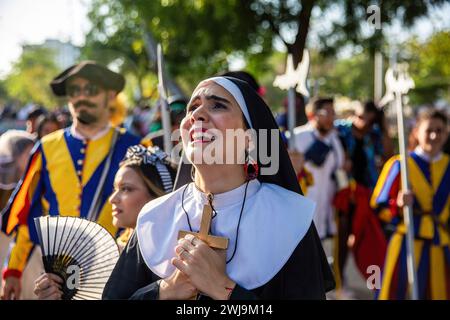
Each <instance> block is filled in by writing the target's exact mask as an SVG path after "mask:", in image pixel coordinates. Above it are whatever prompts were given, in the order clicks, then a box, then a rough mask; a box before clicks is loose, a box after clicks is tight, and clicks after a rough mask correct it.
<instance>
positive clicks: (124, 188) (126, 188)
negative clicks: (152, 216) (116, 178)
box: [122, 187, 133, 192]
mask: <svg viewBox="0 0 450 320" xmlns="http://www.w3.org/2000/svg"><path fill="white" fill-rule="evenodd" d="M132 190H133V189H131V188H130V187H122V191H123V192H130V191H132Z"/></svg>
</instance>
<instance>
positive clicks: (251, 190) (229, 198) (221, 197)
mask: <svg viewBox="0 0 450 320" xmlns="http://www.w3.org/2000/svg"><path fill="white" fill-rule="evenodd" d="M192 185H193V188H192V194H193V196H194V199H195V201H197V202H198V203H201V204H202V205H205V204H207V203H208V198H207V194H206V193H204V192H202V191H200V190H199V189H198V188H197V187H196V186H195V184H194V183H192ZM245 186H246V183H244V184H242V185H241V186H239V187H237V188H235V189H233V190H230V191H227V192H224V193H219V194H215V195H214V197H213V201H212V202H213V207H214V208H215V209H217V210H219V209H222V208H225V207H227V206H230V205H235V204H237V203H240V204H242V201H243V200H244V191H245ZM260 187H261V183H260V182H259V181H258V180H256V179H255V180H252V181H250V182H249V184H248V188H247V198H249V197H251V196H253V195H254V194H255V193H256V192H257V191H258V190H259V188H260Z"/></svg>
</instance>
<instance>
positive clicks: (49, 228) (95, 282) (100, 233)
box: [34, 216, 119, 300]
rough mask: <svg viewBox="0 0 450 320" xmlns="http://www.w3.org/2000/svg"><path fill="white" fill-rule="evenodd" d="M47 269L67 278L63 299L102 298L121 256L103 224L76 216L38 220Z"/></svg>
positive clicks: (64, 284)
mask: <svg viewBox="0 0 450 320" xmlns="http://www.w3.org/2000/svg"><path fill="white" fill-rule="evenodd" d="M34 222H35V224H36V229H37V234H38V237H39V242H40V245H41V250H42V259H43V262H44V269H45V272H47V273H54V274H56V275H58V276H59V277H61V278H62V279H63V281H64V282H63V285H62V292H63V296H62V299H63V300H71V299H73V300H95V299H101V297H102V293H103V289H104V287H105V284H106V282H107V281H108V278H109V276H110V274H111V272H112V270H113V268H114V266H115V264H116V262H117V259H118V258H119V249H118V247H117V244H116V241H115V240H114V238H113V237H112V236H111V234H110V233H109V232H108V231H107V230H106V229H104V228H103V227H102V226H100V225H99V224H97V223H95V222H92V221H89V220H86V219H82V218H76V217H59V216H56V217H50V216H45V217H40V218H36V219H34Z"/></svg>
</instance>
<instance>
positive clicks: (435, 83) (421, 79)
mask: <svg viewBox="0 0 450 320" xmlns="http://www.w3.org/2000/svg"><path fill="white" fill-rule="evenodd" d="M405 50H406V51H407V52H408V54H409V56H410V57H409V59H408V60H409V64H410V69H409V72H410V74H411V76H412V77H413V79H414V82H415V88H414V89H413V90H411V99H412V102H413V103H417V104H426V103H433V102H434V101H436V100H437V99H438V98H444V99H446V100H447V101H448V102H450V65H449V63H448V57H449V56H450V31H441V32H437V33H435V34H434V35H433V36H432V37H431V38H430V39H428V41H426V42H424V43H420V42H419V41H418V40H417V39H411V40H410V41H409V42H408V43H407V44H406V46H405Z"/></svg>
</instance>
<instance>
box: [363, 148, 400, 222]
mask: <svg viewBox="0 0 450 320" xmlns="http://www.w3.org/2000/svg"><path fill="white" fill-rule="evenodd" d="M399 188H400V161H399V156H393V157H392V158H390V159H389V160H388V161H387V162H386V164H385V165H384V167H383V170H382V171H381V174H380V176H379V178H378V181H377V184H376V186H375V189H374V191H373V194H372V197H371V199H370V206H371V207H372V208H373V209H375V210H376V211H377V212H378V215H379V217H380V218H381V219H382V220H384V221H390V220H391V219H392V218H393V217H394V216H396V215H397V214H398V208H397V194H398V191H399Z"/></svg>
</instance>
